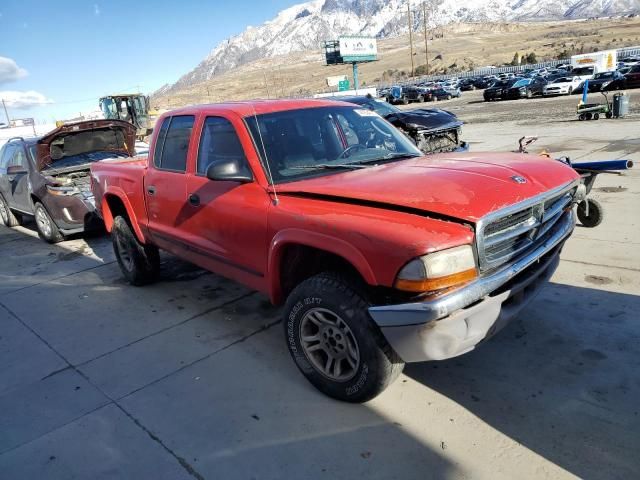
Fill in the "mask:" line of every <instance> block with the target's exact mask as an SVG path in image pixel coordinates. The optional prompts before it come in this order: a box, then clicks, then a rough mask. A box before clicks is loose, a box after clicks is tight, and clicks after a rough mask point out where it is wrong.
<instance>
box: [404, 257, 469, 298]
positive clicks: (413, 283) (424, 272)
mask: <svg viewBox="0 0 640 480" xmlns="http://www.w3.org/2000/svg"><path fill="white" fill-rule="evenodd" d="M477 276H478V271H477V269H476V261H475V257H474V256H473V249H472V248H471V245H462V246H460V247H455V248H449V249H447V250H441V251H439V252H434V253H430V254H428V255H423V256H422V257H418V258H415V259H413V260H411V261H410V262H409V263H407V264H406V265H405V266H404V267H403V268H402V270H400V273H398V276H397V278H396V282H395V288H397V289H398V290H404V291H407V292H428V291H433V290H440V289H442V288H447V287H452V286H455V285H460V284H463V283H466V282H468V281H470V280H473V279H474V278H476V277H477Z"/></svg>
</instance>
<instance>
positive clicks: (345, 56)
mask: <svg viewBox="0 0 640 480" xmlns="http://www.w3.org/2000/svg"><path fill="white" fill-rule="evenodd" d="M338 43H339V51H340V56H341V57H342V60H343V61H344V62H370V61H373V60H376V59H377V57H378V43H377V41H376V39H375V38H374V37H358V36H351V37H340V38H339V39H338Z"/></svg>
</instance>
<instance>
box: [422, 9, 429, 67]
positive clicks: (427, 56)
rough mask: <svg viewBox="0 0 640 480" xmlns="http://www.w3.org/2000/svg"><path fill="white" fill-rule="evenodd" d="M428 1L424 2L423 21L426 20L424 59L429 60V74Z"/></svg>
mask: <svg viewBox="0 0 640 480" xmlns="http://www.w3.org/2000/svg"><path fill="white" fill-rule="evenodd" d="M427 20H428V17H427V2H422V21H423V22H424V59H425V60H426V61H427V75H429V46H428V42H427Z"/></svg>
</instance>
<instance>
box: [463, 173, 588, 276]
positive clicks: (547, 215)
mask: <svg viewBox="0 0 640 480" xmlns="http://www.w3.org/2000/svg"><path fill="white" fill-rule="evenodd" d="M575 189H576V187H575V184H574V183H571V184H570V185H566V186H564V187H561V188H559V189H556V190H552V191H550V192H547V193H546V194H543V195H540V196H537V197H534V198H532V199H529V200H526V201H524V202H521V203H519V204H516V205H513V206H511V207H508V208H506V209H503V210H499V211H497V212H493V213H491V214H490V215H488V216H487V217H485V218H483V219H482V220H480V222H478V228H477V236H476V238H477V247H478V259H479V262H480V270H481V271H483V272H486V271H490V270H493V269H495V268H498V267H500V266H501V265H503V264H505V263H507V262H508V261H510V260H512V259H514V258H516V257H518V256H519V255H521V254H523V253H525V252H526V251H527V250H529V249H530V248H533V247H534V246H535V245H537V244H539V243H541V242H543V241H544V240H545V238H546V237H548V236H549V235H550V231H551V229H552V227H553V226H554V225H555V224H556V222H557V221H558V220H559V219H560V217H561V216H562V213H563V212H564V209H565V208H566V207H567V206H569V205H570V204H571V201H572V199H573V195H574V193H575Z"/></svg>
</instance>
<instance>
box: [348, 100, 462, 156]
mask: <svg viewBox="0 0 640 480" xmlns="http://www.w3.org/2000/svg"><path fill="white" fill-rule="evenodd" d="M337 99H339V100H342V101H345V102H350V103H355V104H356V105H360V106H362V107H364V108H368V109H369V110H373V111H375V112H376V113H377V114H378V115H380V116H382V117H383V118H384V119H386V120H387V121H388V122H390V123H391V124H393V125H394V126H395V127H396V128H397V129H398V130H400V131H401V132H403V133H404V134H405V135H407V136H408V137H409V138H411V139H412V140H413V141H414V142H415V144H416V145H417V146H418V148H419V149H420V150H422V152H424V153H439V152H453V151H465V150H468V145H467V143H466V142H463V141H461V140H460V132H461V128H462V122H461V121H460V120H458V118H457V117H456V116H455V115H454V114H453V113H451V112H447V111H446V110H441V109H439V108H419V109H415V110H400V109H399V108H396V107H394V106H393V105H389V104H388V103H387V102H385V101H384V100H378V99H375V98H373V97H371V96H370V95H367V96H344V97H338V98H336V100H337Z"/></svg>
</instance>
